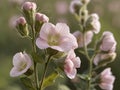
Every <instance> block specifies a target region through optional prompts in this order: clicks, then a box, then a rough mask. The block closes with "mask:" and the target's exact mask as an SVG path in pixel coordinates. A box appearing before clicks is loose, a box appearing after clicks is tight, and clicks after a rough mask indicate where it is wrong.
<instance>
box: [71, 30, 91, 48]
mask: <svg viewBox="0 0 120 90" xmlns="http://www.w3.org/2000/svg"><path fill="white" fill-rule="evenodd" d="M73 35H74V36H75V37H76V39H77V42H78V47H83V46H84V42H85V45H86V46H87V45H88V44H89V43H90V42H91V41H92V38H93V32H92V31H87V32H86V33H85V41H84V35H83V33H81V32H80V31H76V32H74V33H73Z"/></svg>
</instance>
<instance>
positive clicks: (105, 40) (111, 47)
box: [100, 31, 117, 52]
mask: <svg viewBox="0 0 120 90" xmlns="http://www.w3.org/2000/svg"><path fill="white" fill-rule="evenodd" d="M101 42H102V43H101V45H100V50H101V51H105V52H114V51H115V50H116V45H117V42H116V41H115V38H114V36H113V34H112V33H111V32H108V31H106V32H104V33H103V35H102V40H101Z"/></svg>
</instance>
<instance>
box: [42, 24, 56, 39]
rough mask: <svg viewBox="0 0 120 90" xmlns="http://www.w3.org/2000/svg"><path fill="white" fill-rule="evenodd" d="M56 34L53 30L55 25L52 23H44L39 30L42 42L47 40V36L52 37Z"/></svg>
mask: <svg viewBox="0 0 120 90" xmlns="http://www.w3.org/2000/svg"><path fill="white" fill-rule="evenodd" d="M56 33H58V31H57V30H56V29H55V25H53V24H52V23H44V24H43V26H42V27H41V30H40V37H41V38H42V39H44V40H48V36H49V35H54V34H56Z"/></svg>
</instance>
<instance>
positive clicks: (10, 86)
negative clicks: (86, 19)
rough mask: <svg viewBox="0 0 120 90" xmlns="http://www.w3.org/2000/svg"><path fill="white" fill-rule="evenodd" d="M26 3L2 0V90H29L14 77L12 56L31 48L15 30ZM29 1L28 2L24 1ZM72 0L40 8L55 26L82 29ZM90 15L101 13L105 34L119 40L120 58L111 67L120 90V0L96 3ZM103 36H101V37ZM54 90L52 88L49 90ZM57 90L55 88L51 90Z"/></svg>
mask: <svg viewBox="0 0 120 90" xmlns="http://www.w3.org/2000/svg"><path fill="white" fill-rule="evenodd" d="M22 1H23V0H0V90H26V89H24V87H23V85H22V84H21V82H20V81H19V78H11V77H10V76H9V72H10V70H11V68H12V57H13V55H14V54H15V53H16V52H20V51H23V50H26V49H30V42H29V41H28V40H26V39H21V38H20V37H19V35H18V34H17V32H16V31H15V29H13V26H14V22H13V20H14V19H15V18H16V17H18V16H20V15H21V13H20V12H21V11H20V7H21V3H22ZM24 1H25V0H24ZM70 1H71V0H38V1H37V4H38V9H39V10H40V12H42V13H45V14H46V15H47V16H48V17H49V18H50V21H51V22H52V23H57V22H66V23H67V24H68V25H69V26H70V28H71V32H73V31H74V30H78V29H79V27H78V23H77V21H76V20H75V18H74V16H73V15H72V14H71V13H70V12H69V4H70ZM88 9H89V10H90V11H89V13H94V12H95V13H98V14H99V16H100V21H101V24H102V29H101V33H102V32H103V31H104V30H109V31H111V32H113V33H114V36H115V38H116V40H117V43H118V44H117V58H116V60H115V62H113V63H111V64H109V65H108V66H110V67H112V71H113V74H114V75H115V76H116V81H115V83H114V90H120V87H119V84H120V70H119V68H120V60H119V59H120V58H119V56H120V55H119V54H120V40H119V39H120V31H119V29H120V11H119V9H120V0H92V2H91V3H90V4H89V7H88ZM101 33H100V34H101ZM97 37H99V35H98V36H97ZM49 90H50V89H49ZM51 90H53V89H51Z"/></svg>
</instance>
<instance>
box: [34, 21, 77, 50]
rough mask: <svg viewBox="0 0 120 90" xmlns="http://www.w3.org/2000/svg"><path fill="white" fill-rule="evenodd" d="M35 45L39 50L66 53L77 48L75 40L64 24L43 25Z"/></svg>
mask: <svg viewBox="0 0 120 90" xmlns="http://www.w3.org/2000/svg"><path fill="white" fill-rule="evenodd" d="M36 45H37V46H38V48H40V49H46V48H52V49H55V50H58V51H61V52H68V51H70V50H71V49H75V48H77V47H78V44H77V40H76V38H75V37H74V36H73V35H72V34H71V33H70V31H69V27H68V26H67V25H66V24H64V23H57V24H56V26H55V25H53V24H52V23H45V24H43V26H42V27H41V30H40V33H39V37H38V38H37V40H36Z"/></svg>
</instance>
